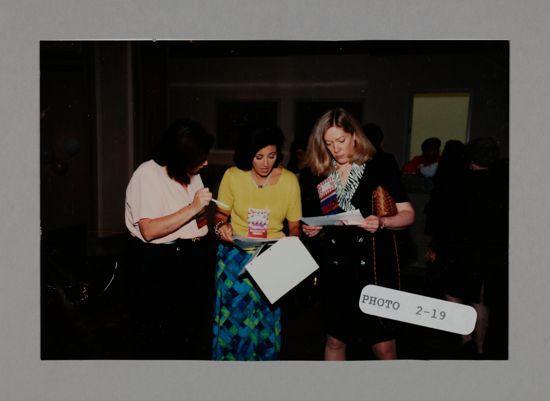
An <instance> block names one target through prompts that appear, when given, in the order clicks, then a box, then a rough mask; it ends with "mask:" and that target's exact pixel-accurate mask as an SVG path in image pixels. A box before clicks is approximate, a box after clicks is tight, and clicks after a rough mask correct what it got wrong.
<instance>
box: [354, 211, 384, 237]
mask: <svg viewBox="0 0 550 401" xmlns="http://www.w3.org/2000/svg"><path fill="white" fill-rule="evenodd" d="M358 227H361V228H362V229H364V230H367V231H368V232H369V233H375V232H376V231H377V230H378V229H379V228H380V218H379V217H377V216H375V215H373V214H371V215H370V216H368V217H366V218H365V220H364V221H363V223H362V224H359V225H358Z"/></svg>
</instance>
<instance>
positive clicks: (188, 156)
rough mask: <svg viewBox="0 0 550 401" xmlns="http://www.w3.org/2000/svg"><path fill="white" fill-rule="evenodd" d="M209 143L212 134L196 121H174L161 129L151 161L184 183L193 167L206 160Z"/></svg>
mask: <svg viewBox="0 0 550 401" xmlns="http://www.w3.org/2000/svg"><path fill="white" fill-rule="evenodd" d="M213 144H214V137H213V136H212V135H210V134H208V133H207V132H206V131H205V130H204V128H203V127H202V125H201V124H199V123H198V122H196V121H193V120H189V119H181V120H176V121H174V122H173V123H172V125H170V127H168V129H167V130H166V131H165V132H164V135H163V137H162V138H161V140H160V142H159V143H158V145H157V148H156V150H155V152H154V155H153V160H154V161H155V162H157V163H158V164H159V165H161V166H166V171H167V172H168V176H170V178H172V179H174V180H176V181H178V182H179V183H181V184H183V185H188V184H189V182H190V181H191V177H190V175H191V174H192V172H193V170H195V169H196V168H197V167H198V166H200V165H201V164H202V163H204V162H205V161H206V158H207V156H208V153H209V152H210V149H211V148H212V145H213Z"/></svg>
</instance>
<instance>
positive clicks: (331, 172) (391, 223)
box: [302, 109, 415, 360]
mask: <svg viewBox="0 0 550 401" xmlns="http://www.w3.org/2000/svg"><path fill="white" fill-rule="evenodd" d="M374 153H375V149H374V147H373V146H372V144H371V143H370V142H369V141H368V139H367V138H366V136H365V135H364V134H363V131H362V130H361V127H360V125H359V124H358V123H357V121H356V120H355V119H354V118H353V116H351V115H350V114H349V113H348V112H347V111H345V110H343V109H334V110H330V111H328V112H327V113H325V114H324V115H323V116H321V117H320V118H319V120H318V121H317V123H316V124H315V127H314V128H313V131H312V133H311V136H310V139H309V143H308V147H307V152H306V154H307V165H308V167H309V168H310V169H311V172H312V173H313V174H314V175H315V176H316V177H318V184H317V186H316V188H315V189H314V190H316V192H317V197H318V200H319V202H318V204H319V206H320V207H319V213H323V214H334V213H338V212H342V211H350V210H354V209H359V211H360V212H361V214H362V215H363V217H364V218H365V219H364V221H363V223H362V224H360V225H357V226H326V227H319V226H309V225H306V224H304V225H303V228H302V229H303V231H304V233H305V235H306V236H307V237H312V239H313V238H314V239H315V240H316V241H317V242H318V243H317V244H316V246H315V249H316V250H317V252H316V255H315V256H316V258H317V260H318V263H319V264H320V266H321V282H320V283H321V288H322V294H323V303H324V305H325V318H326V330H327V339H326V344H325V359H326V360H345V359H346V345H347V344H349V343H352V342H356V341H359V340H362V341H367V342H368V343H369V344H370V345H371V346H372V351H373V353H374V355H375V357H376V358H378V359H395V358H396V357H397V354H396V346H395V333H394V330H393V325H392V324H391V322H390V321H388V320H385V319H382V318H379V317H375V316H371V315H367V314H364V313H362V312H361V311H360V309H359V297H360V294H361V290H362V288H363V287H364V286H365V285H367V284H376V285H380V286H383V287H390V288H399V287H400V282H399V256H398V252H397V242H396V240H395V235H394V234H395V233H394V230H399V229H403V228H405V227H408V226H410V225H411V224H413V222H414V218H415V213H414V209H413V207H412V206H411V204H410V202H409V199H408V196H407V194H406V192H405V190H404V188H403V185H402V183H401V180H400V177H399V175H398V172H396V171H394V169H384V168H381V165H380V164H379V163H377V162H376V161H374V160H373V155H374ZM378 186H382V187H383V188H384V189H385V190H386V191H387V192H389V194H390V195H391V196H392V198H393V199H394V200H395V202H396V209H397V213H396V214H395V215H392V216H386V217H380V216H376V215H374V212H373V191H374V190H375V189H376V188H377V187H378ZM306 195H307V194H306Z"/></svg>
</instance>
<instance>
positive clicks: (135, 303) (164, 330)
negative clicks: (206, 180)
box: [125, 120, 213, 359]
mask: <svg viewBox="0 0 550 401" xmlns="http://www.w3.org/2000/svg"><path fill="white" fill-rule="evenodd" d="M212 144H213V137H212V136H211V135H210V134H208V133H206V132H205V131H204V129H203V128H202V126H201V125H200V124H199V123H197V122H194V121H191V120H178V121H176V122H175V123H173V124H172V125H171V126H170V127H169V128H168V129H167V131H166V132H165V134H164V136H163V138H162V140H161V142H160V143H159V146H158V147H157V149H156V152H155V154H154V157H153V159H151V160H149V161H146V162H144V163H143V164H141V165H140V166H139V167H138V168H137V169H136V171H135V172H134V174H133V176H132V178H131V180H130V183H129V184H128V187H127V189H126V210H125V219H126V226H127V228H128V230H129V231H130V234H131V236H132V241H131V246H130V258H129V262H130V263H129V264H130V266H129V272H130V277H131V288H130V296H131V298H130V302H131V305H130V306H131V318H132V323H133V330H134V333H133V334H134V335H135V336H136V339H137V347H138V349H137V351H138V352H139V353H140V356H141V357H144V358H155V359H170V358H181V359H191V358H193V357H194V356H196V355H195V354H193V350H196V349H199V348H200V347H199V346H198V344H197V341H200V338H201V333H200V330H198V328H199V327H202V325H203V324H205V323H206V322H207V320H208V318H209V314H208V313H209V311H207V312H206V313H204V312H203V313H201V312H202V311H205V309H204V308H203V305H204V304H205V302H207V301H208V299H209V298H210V297H211V295H210V294H209V293H208V292H206V291H204V289H205V288H207V287H206V286H205V283H204V281H205V278H204V274H202V273H201V269H205V268H206V267H207V264H208V262H209V260H208V255H209V254H211V252H209V251H208V250H209V246H208V241H206V234H207V233H208V227H207V224H206V214H205V207H206V206H207V205H208V204H209V202H210V201H211V199H212V194H211V192H210V190H209V189H208V188H204V185H203V182H202V179H201V176H200V174H199V172H200V170H201V169H202V168H203V167H204V166H206V165H207V164H208V162H207V156H208V153H209V151H210V148H211V147H212ZM212 257H213V254H212ZM212 262H213V261H212Z"/></svg>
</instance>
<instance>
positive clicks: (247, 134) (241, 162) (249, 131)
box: [233, 124, 285, 171]
mask: <svg viewBox="0 0 550 401" xmlns="http://www.w3.org/2000/svg"><path fill="white" fill-rule="evenodd" d="M284 140H285V137H284V135H283V132H282V131H281V130H280V129H279V128H278V127H276V126H274V125H270V124H254V125H247V126H245V127H243V128H242V130H241V132H240V135H239V138H238V139H237V142H236V146H235V153H234V155H233V161H234V162H235V165H236V166H237V167H238V168H239V169H241V170H245V171H246V170H251V169H252V160H253V159H254V156H255V155H256V153H258V151H259V150H260V149H263V148H265V147H266V146H269V145H275V147H276V148H277V160H275V165H274V167H277V166H278V165H279V164H280V163H281V162H282V161H283V153H282V147H283V143H284Z"/></svg>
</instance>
